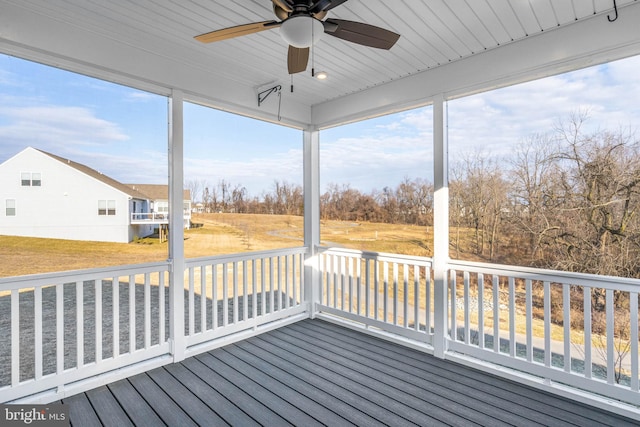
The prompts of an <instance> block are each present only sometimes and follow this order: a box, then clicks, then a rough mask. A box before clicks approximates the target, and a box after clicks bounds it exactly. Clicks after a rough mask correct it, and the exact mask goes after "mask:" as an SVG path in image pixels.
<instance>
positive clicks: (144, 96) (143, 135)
mask: <svg viewBox="0 0 640 427" xmlns="http://www.w3.org/2000/svg"><path fill="white" fill-rule="evenodd" d="M638 69H640V57H635V58H629V59H626V60H622V61H617V62H614V63H610V64H607V65H601V66H596V67H590V68H588V69H585V70H580V71H576V72H573V73H568V74H564V75H561V76H555V77H550V78H545V79H541V80H537V81H534V82H530V83H526V84H521V85H517V86H514V87H510V88H505V89H501V90H497V91H492V92H488V93H483V94H479V95H474V96H470V97H465V98H461V99H457V100H453V101H450V102H449V105H448V114H449V141H450V160H451V162H455V161H457V160H458V159H460V158H461V157H462V156H464V155H468V153H484V154H487V155H488V154H491V155H498V156H508V155H509V153H510V152H511V151H512V147H513V145H514V144H517V143H520V142H522V141H523V140H526V138H527V137H530V136H531V135H534V134H540V133H550V132H552V131H553V129H554V127H555V126H556V125H557V124H558V123H559V121H561V120H566V119H567V118H568V117H569V115H570V114H571V113H572V112H576V111H578V110H582V111H589V114H590V116H591V120H590V121H589V124H590V126H591V128H592V129H597V128H601V129H605V128H606V129H619V128H621V127H622V128H627V129H631V130H632V131H634V132H636V135H640V134H638V133H637V131H638V129H637V127H638V126H639V125H640V102H639V101H638V100H640V73H638V71H637V70H638ZM431 114H432V109H431V107H424V108H420V109H416V110H412V111H407V112H403V113H397V114H393V115H390V116H385V117H380V118H377V119H372V120H368V121H365V122H359V123H355V124H350V125H347V126H342V127H338V128H332V129H327V130H325V131H322V132H321V134H320V145H321V176H322V183H321V185H322V187H323V189H324V188H325V187H326V185H327V184H329V183H336V184H339V185H343V184H348V185H350V186H351V187H352V188H356V189H359V190H361V191H365V192H369V191H371V190H372V189H374V188H375V189H382V188H383V187H385V186H390V187H395V186H396V185H397V184H398V183H399V182H400V181H401V180H402V179H403V178H404V177H409V178H411V179H413V178H417V177H421V178H426V179H429V180H431V179H432V159H431V157H432V148H431V144H432V142H431V141H432V129H431V128H432V117H431ZM166 122H167V100H166V98H164V97H161V96H157V95H153V94H149V93H145V92H141V91H137V90H134V89H131V88H128V87H124V86H120V85H115V84H112V83H108V82H103V81H99V80H96V79H92V78H89V77H84V76H81V75H77V74H73V73H69V72H66V71H63V70H58V69H55V68H52V67H47V66H43V65H40V64H35V63H32V62H28V61H24V60H21V59H17V58H13V57H9V56H4V55H0V162H3V161H5V160H6V159H8V158H9V157H11V156H13V155H15V154H16V153H18V152H19V151H20V150H22V149H23V148H25V147H27V146H33V147H36V148H39V149H42V150H45V151H49V152H52V153H54V154H58V155H60V156H64V157H68V158H70V159H72V160H75V161H77V162H80V163H84V164H86V165H88V166H91V167H93V168H94V169H97V170H100V171H101V172H103V173H105V174H107V175H109V176H111V177H113V178H115V179H117V180H119V181H121V182H125V183H127V182H131V183H165V182H166V177H167V165H166V163H167V154H166V153H167V142H166V141H167V128H166ZM221 179H225V180H226V181H227V182H230V183H231V184H232V186H235V185H243V186H245V187H247V189H248V191H249V193H250V194H251V195H253V196H259V195H260V194H261V193H262V192H264V191H270V190H272V189H273V183H274V181H275V180H278V181H287V182H290V183H297V184H301V182H302V134H301V132H300V131H298V130H295V129H290V128H287V127H283V126H278V125H275V124H271V123H265V122H260V121H256V120H251V119H248V118H245V117H240V116H236V115H232V114H228V113H224V112H220V111H216V110H212V109H209V108H205V107H201V106H197V105H193V104H187V105H186V107H185V180H196V181H199V182H201V183H205V184H207V185H215V184H216V183H217V182H218V181H219V180H221Z"/></svg>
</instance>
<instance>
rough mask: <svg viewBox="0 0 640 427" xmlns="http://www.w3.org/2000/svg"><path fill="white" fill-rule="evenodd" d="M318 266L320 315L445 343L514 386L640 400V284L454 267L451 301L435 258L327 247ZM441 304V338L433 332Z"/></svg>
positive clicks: (456, 264)
mask: <svg viewBox="0 0 640 427" xmlns="http://www.w3.org/2000/svg"><path fill="white" fill-rule="evenodd" d="M318 264H319V267H318V268H319V270H320V276H321V277H320V288H321V294H320V299H321V301H320V304H319V306H318V309H319V311H320V313H326V314H328V315H330V316H336V317H339V318H342V319H345V320H348V321H352V322H357V323H359V324H361V325H364V326H365V327H366V328H367V329H373V330H383V331H386V332H391V333H393V334H396V335H399V336H402V337H404V338H409V339H412V340H417V341H419V342H420V343H423V344H427V345H429V344H433V343H434V342H435V340H445V341H446V343H447V344H446V346H447V348H448V350H447V354H446V356H445V357H447V358H453V359H457V360H460V361H463V362H464V360H471V361H472V363H478V362H480V363H485V364H486V362H489V363H491V364H493V365H494V366H502V367H508V368H511V372H512V373H513V374H512V375H511V374H510V376H511V377H512V378H513V379H516V380H517V379H519V378H524V377H523V376H526V377H527V378H537V381H539V382H540V384H547V385H553V384H556V385H560V384H563V385H568V386H570V387H573V388H575V389H579V390H583V391H588V392H590V393H595V394H598V395H601V396H604V397H606V398H611V399H616V400H619V401H622V402H625V403H629V404H632V405H638V402H640V393H639V380H640V377H639V366H638V364H639V359H638V357H639V355H638V338H639V337H638V326H639V322H638V317H639V316H638V293H639V291H640V280H635V279H625V278H618V277H603V276H595V275H588V274H575V273H566V272H560V271H549V270H540V269H533V268H525V267H513V266H501V265H492V264H481V263H472V262H461V261H455V262H451V263H449V271H448V277H449V279H448V291H447V292H448V293H445V294H443V295H446V301H436V300H434V295H435V292H434V288H433V286H434V281H433V280H432V279H431V277H432V271H431V261H430V259H428V258H419V257H411V256H403V255H390V254H381V253H373V252H361V251H354V250H347V249H337V248H320V254H319V262H318ZM437 304H440V305H445V307H444V310H445V313H446V318H447V319H448V321H447V322H448V325H446V327H445V328H443V330H446V331H447V336H444V337H440V336H436V335H435V331H437V330H438V328H436V327H433V328H432V326H435V325H434V324H433V322H434V317H433V316H434V313H435V312H436V311H435V310H434V308H435V307H436V305H437ZM465 358H466V359H465ZM473 361H475V362H473ZM496 372H498V371H496ZM502 372H505V371H504V370H503V371H502ZM534 381H535V380H534Z"/></svg>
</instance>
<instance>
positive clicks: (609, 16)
mask: <svg viewBox="0 0 640 427" xmlns="http://www.w3.org/2000/svg"><path fill="white" fill-rule="evenodd" d="M613 10H614V11H615V12H616V14H615V16H614V17H613V18H611V15H607V19H608V20H609V22H613V21H615V20H616V19H618V4H617V3H616V0H613Z"/></svg>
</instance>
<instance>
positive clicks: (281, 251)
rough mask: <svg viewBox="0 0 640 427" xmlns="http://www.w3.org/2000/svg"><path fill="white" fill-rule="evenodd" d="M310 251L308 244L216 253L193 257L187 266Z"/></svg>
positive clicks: (187, 262)
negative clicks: (208, 255) (253, 250)
mask: <svg viewBox="0 0 640 427" xmlns="http://www.w3.org/2000/svg"><path fill="white" fill-rule="evenodd" d="M307 251H308V249H307V247H306V246H297V247H293V248H282V249H269V250H266V251H255V252H239V253H235V254H225V255H214V256H210V257H200V258H191V259H188V260H186V261H185V266H186V267H194V266H199V265H202V264H222V263H225V262H235V261H249V260H254V259H261V258H270V257H274V256H281V255H294V254H304V253H306V252H307Z"/></svg>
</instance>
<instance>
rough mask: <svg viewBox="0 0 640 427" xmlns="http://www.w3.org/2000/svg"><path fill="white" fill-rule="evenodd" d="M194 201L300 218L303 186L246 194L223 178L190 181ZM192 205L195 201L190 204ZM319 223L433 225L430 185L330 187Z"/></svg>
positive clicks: (278, 184) (207, 207)
mask: <svg viewBox="0 0 640 427" xmlns="http://www.w3.org/2000/svg"><path fill="white" fill-rule="evenodd" d="M187 188H188V189H189V190H190V191H191V194H192V197H194V198H195V197H197V195H198V194H199V195H200V200H198V201H197V202H198V203H202V209H203V210H204V211H205V212H233V213H250V214H275V215H302V214H303V204H304V195H303V188H302V186H300V185H298V184H292V183H289V182H287V181H278V180H275V181H274V182H273V185H272V188H271V190H270V191H265V192H263V193H262V194H261V195H260V196H254V197H251V196H249V194H248V192H247V189H246V188H245V187H244V186H242V185H232V184H231V183H230V182H228V181H226V180H224V179H221V180H220V181H218V183H217V184H216V185H211V184H208V183H207V182H206V181H189V182H187ZM192 202H193V203H194V205H195V204H196V200H193V201H192ZM320 211H321V215H322V219H325V220H327V219H333V220H339V221H369V222H385V223H406V224H416V225H429V224H431V223H432V222H433V185H432V184H431V183H430V182H428V181H426V180H424V179H422V178H416V179H410V178H408V177H406V178H404V179H403V181H402V182H401V183H400V184H399V185H398V186H397V187H396V188H391V187H385V188H383V189H382V191H378V190H373V191H371V192H370V193H363V192H361V191H359V190H356V189H354V188H351V187H350V186H349V185H348V184H343V185H339V184H329V185H328V186H327V190H326V191H325V192H324V193H323V194H321V196H320Z"/></svg>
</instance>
